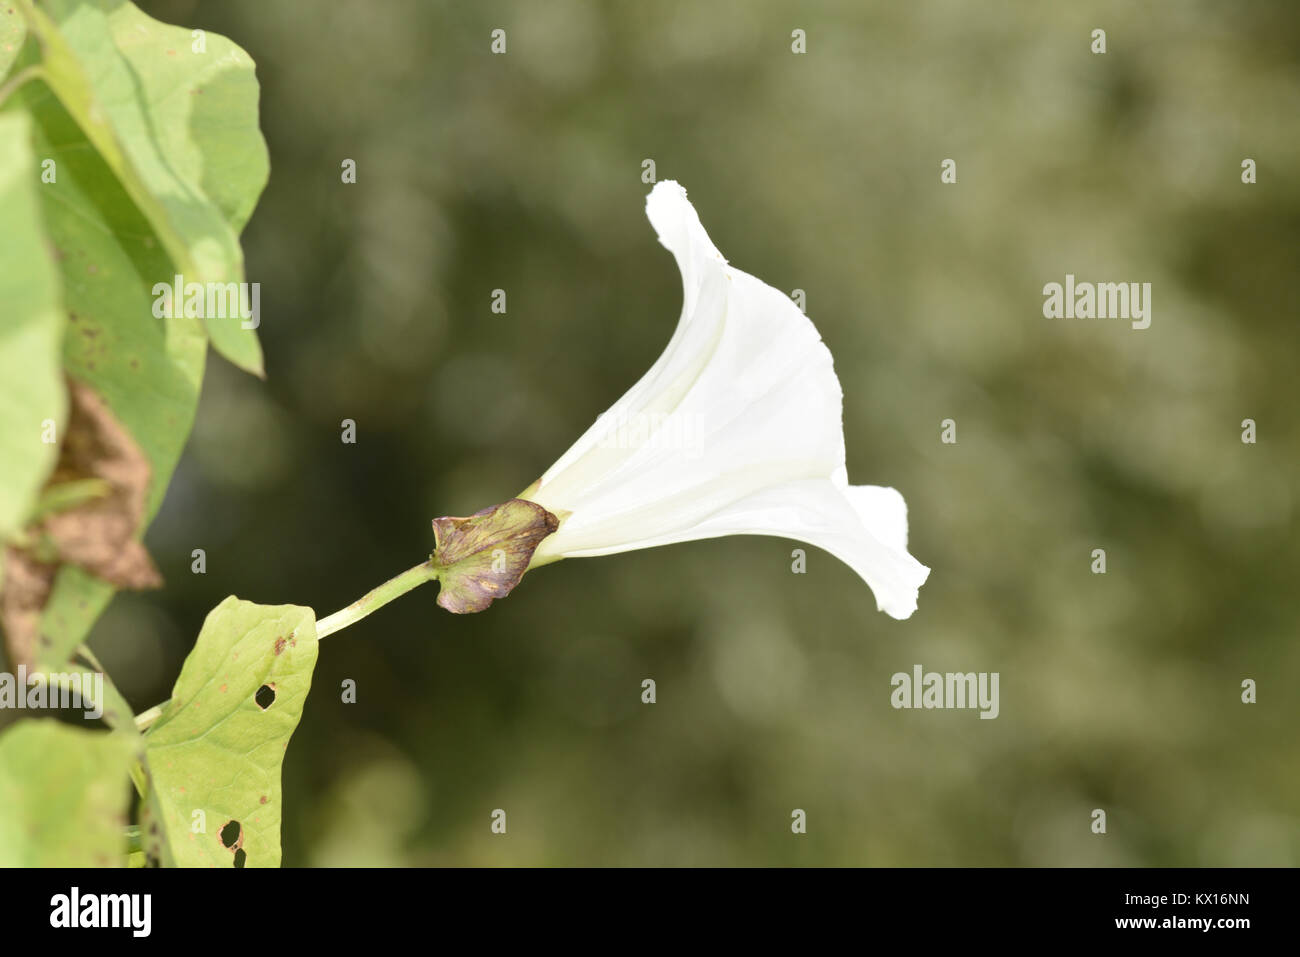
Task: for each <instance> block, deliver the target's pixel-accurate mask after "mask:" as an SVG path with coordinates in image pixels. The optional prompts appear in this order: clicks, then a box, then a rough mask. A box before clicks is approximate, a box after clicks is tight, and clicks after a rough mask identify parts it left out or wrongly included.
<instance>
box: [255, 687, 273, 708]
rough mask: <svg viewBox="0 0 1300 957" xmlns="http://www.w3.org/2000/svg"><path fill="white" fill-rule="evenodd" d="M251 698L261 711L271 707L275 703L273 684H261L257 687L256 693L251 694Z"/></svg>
mask: <svg viewBox="0 0 1300 957" xmlns="http://www.w3.org/2000/svg"><path fill="white" fill-rule="evenodd" d="M253 700H254V701H256V702H257V706H258V707H259V708H261V709H262V710H263V711H265V710H266V709H267V708H269V707H271V705H273V704H275V685H262V687H260V688H258V689H257V694H255V695H253Z"/></svg>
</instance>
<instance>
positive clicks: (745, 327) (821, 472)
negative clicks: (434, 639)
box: [439, 180, 930, 618]
mask: <svg viewBox="0 0 1300 957" xmlns="http://www.w3.org/2000/svg"><path fill="white" fill-rule="evenodd" d="M646 214H647V216H649V218H650V222H651V224H652V225H653V226H654V228H655V231H656V232H657V233H658V234H659V241H660V243H662V244H663V245H664V246H665V247H666V248H667V249H668V251H669V252H671V253H672V254H673V257H674V258H675V259H676V260H677V266H678V268H679V269H680V270H681V274H682V291H683V302H682V313H681V317H680V318H679V319H678V322H677V329H676V331H675V332H674V333H673V337H672V339H671V341H670V342H669V343H668V347H667V348H666V349H665V350H664V352H663V354H662V355H661V356H660V357H659V359H658V361H656V362H655V364H654V365H653V366H652V367H651V369H650V371H649V372H647V373H646V374H645V375H644V376H643V377H642V378H641V380H640V381H639V382H638V383H637V384H636V385H634V386H633V387H632V388H631V389H629V390H628V392H627V393H626V394H625V395H624V396H623V397H622V398H621V399H619V400H618V401H617V402H616V403H614V405H613V407H612V408H610V409H609V411H608V412H606V413H605V414H604V415H602V416H600V417H599V418H598V419H597V420H596V422H595V424H594V425H592V426H591V428H589V429H588V430H587V431H586V432H585V433H584V434H583V435H582V437H581V438H579V439H578V441H577V442H575V443H574V444H573V447H572V448H570V449H569V450H568V451H567V452H566V453H564V455H562V456H561V457H560V459H559V460H558V461H557V462H556V463H555V464H554V465H552V466H551V467H550V468H549V469H547V471H546V473H545V474H544V475H543V476H542V477H541V478H540V479H538V480H537V482H535V483H533V485H532V486H530V487H529V488H528V489H526V490H525V491H524V492H523V493H521V494H520V496H519V498H520V499H523V500H525V501H528V502H533V503H536V504H537V505H540V506H542V507H543V508H544V509H546V511H547V512H549V513H551V516H548V521H549V522H550V524H548V525H546V526H545V528H544V529H542V528H541V527H540V526H539V534H541V535H543V537H541V538H540V543H539V544H537V547H536V551H535V552H533V554H532V557H531V565H529V566H528V567H536V566H538V565H543V564H546V563H548V562H551V561H556V560H558V559H561V558H583V557H588V556H594V555H610V554H614V553H616V552H626V551H630V550H632V549H637V548H652V547H654V546H657V545H668V544H672V543H675V542H686V541H692V540H694V539H702V538H716V537H718V536H722V535H776V536H780V537H783V538H792V539H798V540H800V541H804V542H808V543H810V544H812V545H816V546H818V547H820V548H823V549H825V550H826V551H828V552H830V553H831V554H832V555H835V556H836V557H837V558H839V559H840V560H842V561H843V562H845V563H846V564H848V565H849V566H850V567H851V568H852V569H853V570H854V571H855V572H857V573H858V575H859V576H861V578H862V579H863V580H864V581H865V582H866V583H867V584H868V585H869V586H870V587H871V590H872V592H874V594H875V596H876V604H877V607H878V608H880V609H881V610H882V611H884V612H886V613H888V614H889V615H892V616H893V617H895V618H907V617H908V616H910V615H911V614H912V612H913V611H915V610H916V597H917V591H918V589H919V588H920V586H921V584H922V583H923V582H924V581H925V580H926V577H927V576H928V575H929V572H930V570H929V569H928V568H926V567H925V566H924V565H922V564H921V563H920V562H918V561H917V560H916V559H915V558H913V557H912V556H911V555H910V554H908V551H907V506H906V505H905V504H904V501H903V497H902V496H901V495H900V494H899V493H898V492H896V491H895V490H894V489H892V488H880V487H877V486H871V485H849V483H848V477H847V473H846V470H845V464H844V429H843V419H842V409H841V399H842V395H841V391H840V383H839V379H838V378H837V377H836V375H835V370H834V368H833V366H832V363H831V354H830V351H829V350H828V349H827V348H826V346H825V344H824V343H823V342H822V340H821V337H820V336H819V335H818V333H817V330H816V329H815V328H814V327H813V324H812V322H811V321H809V320H808V318H807V317H806V316H804V315H803V313H802V312H801V311H800V310H799V308H798V307H796V306H795V304H794V303H793V302H792V301H791V300H790V298H789V297H787V296H786V295H784V294H783V293H781V292H779V291H778V290H776V289H774V288H772V287H771V286H769V285H767V284H766V283H764V282H762V281H760V280H759V279H756V278H755V277H753V276H751V275H749V274H747V273H744V272H742V271H740V270H739V269H736V268H734V267H732V266H730V265H728V264H727V260H726V259H725V258H724V257H723V256H722V254H721V253H720V252H718V249H717V247H716V246H714V245H713V242H712V241H711V240H710V239H709V236H708V234H707V233H706V232H705V231H704V227H703V226H702V225H701V224H700V219H699V216H698V215H697V214H696V212H695V209H694V207H693V206H692V205H691V204H690V202H689V201H688V200H687V198H686V191H685V190H684V189H682V187H681V186H679V185H678V184H677V183H675V182H672V181H669V180H666V181H663V182H660V183H658V184H657V185H656V186H655V187H654V189H653V190H652V191H651V193H650V195H649V197H648V198H647V200H646ZM554 519H558V520H559V525H558V528H557V529H554V530H553V531H552V530H551V528H552V526H553V525H554ZM439 521H444V520H439ZM521 573H522V572H521Z"/></svg>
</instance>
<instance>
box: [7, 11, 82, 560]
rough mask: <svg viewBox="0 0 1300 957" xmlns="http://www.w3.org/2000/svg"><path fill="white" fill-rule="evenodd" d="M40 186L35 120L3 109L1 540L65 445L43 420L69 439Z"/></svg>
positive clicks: (58, 310)
mask: <svg viewBox="0 0 1300 957" xmlns="http://www.w3.org/2000/svg"><path fill="white" fill-rule="evenodd" d="M0 17H4V13H3V11H0ZM3 22H4V21H3V20H0V23H3ZM2 48H3V41H0V49H2ZM40 185H41V184H40V172H39V170H38V167H37V163H36V157H35V154H33V152H32V148H31V123H30V122H29V121H28V119H27V117H26V116H23V115H21V114H19V115H3V114H0V209H2V210H4V228H3V229H0V264H3V268H2V269H0V304H3V306H2V308H0V422H4V423H5V428H4V430H3V431H0V540H4V539H7V538H8V537H9V536H10V535H11V534H12V533H13V532H14V531H15V530H17V529H18V528H19V527H20V526H21V525H22V524H23V523H24V520H25V519H26V517H27V514H28V512H29V511H30V510H31V508H32V505H33V503H34V502H35V500H36V497H37V495H38V494H39V492H40V489H41V486H42V485H43V484H44V483H45V479H46V476H48V475H49V472H50V470H51V469H52V468H53V467H54V463H55V461H56V460H57V458H58V452H59V446H58V445H57V444H56V443H49V442H43V441H42V433H43V432H44V431H45V429H44V426H43V424H42V423H44V422H46V420H49V422H51V423H52V424H53V428H52V429H51V432H53V433H54V435H53V436H51V437H53V438H61V437H62V429H63V423H64V419H65V417H66V415H67V406H68V401H67V395H66V393H65V390H64V385H63V371H62V363H61V361H60V353H61V352H62V348H63V329H64V326H65V325H66V324H67V321H66V319H65V317H64V315H63V308H62V304H61V303H60V301H59V276H58V271H57V269H56V268H55V265H54V260H53V258H52V257H51V255H50V250H49V243H48V241H47V239H46V236H45V230H44V229H43V228H42V225H41V214H40V199H39V195H38V194H39V190H40Z"/></svg>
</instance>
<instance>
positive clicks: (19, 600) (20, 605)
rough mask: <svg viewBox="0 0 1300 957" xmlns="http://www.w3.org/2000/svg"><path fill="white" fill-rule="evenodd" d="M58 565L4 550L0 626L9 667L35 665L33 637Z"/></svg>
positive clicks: (34, 638) (8, 549)
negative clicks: (2, 627)
mask: <svg viewBox="0 0 1300 957" xmlns="http://www.w3.org/2000/svg"><path fill="white" fill-rule="evenodd" d="M57 570H58V566H57V565H54V564H48V563H46V562H42V561H39V560H37V559H36V558H35V557H34V556H32V555H30V554H28V553H27V552H25V551H20V550H18V549H16V548H14V547H12V546H10V547H9V548H6V549H5V565H4V574H5V577H4V593H3V594H2V595H0V623H2V624H3V625H4V630H5V651H6V653H7V654H8V656H9V661H10V665H11V667H13V666H17V665H25V666H27V667H28V668H30V667H32V665H34V664H35V662H36V655H35V650H36V636H37V631H38V629H39V628H40V625H41V611H42V610H43V609H44V608H45V600H46V598H47V597H48V596H49V594H50V587H51V586H52V585H53V584H54V573H55V572H56V571H57Z"/></svg>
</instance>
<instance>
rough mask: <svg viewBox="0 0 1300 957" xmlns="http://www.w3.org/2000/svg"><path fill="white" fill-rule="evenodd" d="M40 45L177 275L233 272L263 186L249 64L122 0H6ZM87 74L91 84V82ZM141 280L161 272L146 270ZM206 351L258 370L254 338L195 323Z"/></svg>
mask: <svg viewBox="0 0 1300 957" xmlns="http://www.w3.org/2000/svg"><path fill="white" fill-rule="evenodd" d="M14 2H15V3H17V4H18V6H19V7H20V8H21V9H22V10H23V12H24V13H25V15H26V17H27V21H28V24H29V26H30V28H31V30H32V32H33V34H34V35H35V36H36V37H37V38H38V39H39V40H40V44H41V50H42V60H43V62H44V67H45V79H46V81H47V83H48V85H49V88H50V89H52V90H53V91H54V93H55V95H56V96H57V97H58V99H59V101H60V102H61V103H62V104H63V107H64V108H65V109H66V110H67V111H68V113H69V114H71V116H72V117H73V118H74V119H75V120H76V123H77V125H78V126H79V127H80V129H81V131H82V132H83V133H84V135H85V137H86V138H87V139H88V140H89V142H90V143H91V144H92V145H93V147H94V148H95V150H96V151H97V152H98V153H99V155H100V156H101V157H102V159H103V161H104V162H105V163H106V164H107V166H108V168H109V169H110V170H112V172H113V174H114V176H115V177H116V178H117V179H118V181H119V182H120V183H121V185H122V187H123V188H124V189H125V191H126V193H127V194H128V195H129V196H130V197H131V199H132V201H133V202H134V203H135V205H136V206H137V207H138V208H139V210H140V211H141V212H142V213H143V214H144V216H145V218H146V219H147V221H148V222H149V224H150V225H151V226H152V228H153V231H154V233H155V234H156V235H157V237H158V239H159V240H160V241H161V243H162V245H163V248H164V249H165V250H166V251H167V254H168V256H169V257H170V258H171V260H172V262H173V263H175V266H176V269H177V270H178V271H179V273H180V274H181V275H182V276H184V279H185V282H186V283H190V282H197V283H210V282H212V283H231V282H242V281H243V278H244V259H243V251H242V250H241V249H240V246H239V230H241V229H242V228H243V226H244V223H245V222H247V219H248V216H249V215H250V214H251V211H252V208H253V206H254V205H255V204H256V202H257V197H258V196H259V195H260V193H261V191H262V188H263V187H264V186H265V185H266V178H267V170H268V163H267V154H266V143H265V141H264V140H263V139H262V135H261V132H260V130H259V129H258V125H257V93H258V86H257V80H256V78H255V77H254V74H253V62H252V59H251V58H250V57H249V56H248V54H247V53H245V52H244V51H243V50H242V49H240V48H239V47H238V46H236V45H235V44H234V43H232V42H230V41H229V40H227V39H226V38H225V37H222V36H220V35H218V34H211V33H210V34H205V36H204V41H203V42H204V44H205V50H204V51H203V52H196V51H194V50H193V41H192V39H191V34H190V31H189V30H186V29H185V28H183V27H174V26H169V25H167V24H163V23H160V22H159V21H157V20H154V19H153V18H152V17H149V16H147V15H145V14H144V13H141V12H140V10H139V9H137V8H136V7H135V6H134V5H133V4H131V3H127V2H123V0H50V2H48V3H46V4H44V5H42V6H41V7H39V8H38V7H36V6H35V5H34V4H33V3H32V2H31V0H14ZM91 78H93V81H94V82H93V86H92V83H91ZM144 278H146V279H147V280H148V284H149V287H150V288H152V287H153V284H154V283H156V282H170V281H171V279H172V273H171V272H170V271H167V272H161V273H152V274H145V277H144ZM206 323H207V330H208V334H209V335H210V336H211V339H212V344H213V347H214V348H216V350H217V351H218V352H220V353H221V354H222V355H224V356H226V358H228V359H230V361H232V362H234V363H235V364H236V365H238V366H240V367H241V368H243V369H246V370H248V371H249V372H253V373H255V374H257V375H262V374H263V373H262V351H261V346H260V345H259V344H258V341H257V334H256V332H255V331H253V330H251V329H245V328H243V324H242V323H241V321H240V319H239V318H238V317H231V318H210V319H208V320H206Z"/></svg>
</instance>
